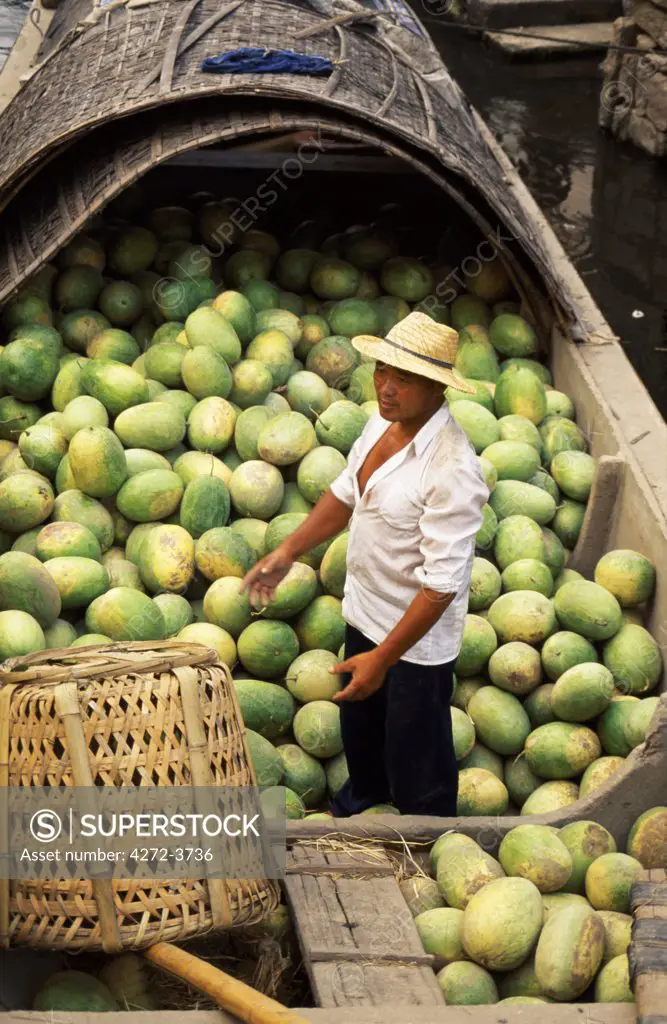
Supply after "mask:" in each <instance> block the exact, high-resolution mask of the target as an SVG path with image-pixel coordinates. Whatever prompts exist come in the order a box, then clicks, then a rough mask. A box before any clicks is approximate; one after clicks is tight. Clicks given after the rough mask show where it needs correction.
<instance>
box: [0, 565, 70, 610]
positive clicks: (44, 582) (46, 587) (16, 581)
mask: <svg viewBox="0 0 667 1024" xmlns="http://www.w3.org/2000/svg"><path fill="white" fill-rule="evenodd" d="M61 607H62V602H61V598H60V594H59V591H58V587H57V586H56V584H55V582H54V580H53V578H52V576H51V575H50V573H49V572H47V570H46V568H45V566H44V565H42V563H41V562H40V561H39V560H38V559H37V558H35V557H34V556H33V555H29V554H26V553H25V552H23V551H7V552H6V553H5V554H4V555H2V556H0V608H1V609H2V610H3V611H4V610H6V611H9V610H16V611H22V612H26V613H27V614H28V615H30V616H31V617H32V618H34V619H35V620H36V621H37V622H38V623H39V625H40V626H41V627H42V628H48V627H49V626H52V625H53V623H54V622H55V620H56V619H57V618H58V616H59V615H60V610H61Z"/></svg>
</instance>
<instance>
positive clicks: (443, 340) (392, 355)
mask: <svg viewBox="0 0 667 1024" xmlns="http://www.w3.org/2000/svg"><path fill="white" fill-rule="evenodd" d="M458 341H459V336H458V334H457V332H456V331H455V330H453V329H452V328H451V327H445V325H444V324H438V323H436V322H435V320H432V319H431V317H430V316H427V315H426V313H418V312H415V313H410V315H409V316H406V317H405V319H404V320H399V322H398V323H397V324H396V325H395V326H394V327H392V329H391V330H390V331H389V333H388V334H387V336H386V338H385V339H384V340H383V339H382V338H374V337H373V336H372V335H370V334H359V335H357V337H356V338H352V344H353V345H354V347H355V348H356V349H357V351H358V352H361V354H362V355H364V356H368V357H369V358H370V359H375V360H377V361H378V362H381V363H388V364H389V366H396V367H398V368H399V369H401V370H407V371H408V372H409V373H417V374H419V376H420V377H429V378H430V379H431V380H439V381H442V383H443V384H448V385H449V386H450V387H452V388H455V389H456V390H457V391H465V392H466V393H467V394H469V395H474V394H475V389H474V388H472V387H470V385H469V384H466V382H465V381H464V379H463V378H462V377H461V376H459V374H458V373H457V372H456V370H455V369H454V362H455V361H456V352H457V349H458Z"/></svg>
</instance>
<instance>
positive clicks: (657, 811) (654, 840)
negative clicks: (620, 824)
mask: <svg viewBox="0 0 667 1024" xmlns="http://www.w3.org/2000/svg"><path fill="white" fill-rule="evenodd" d="M628 854H629V855H630V856H631V857H634V858H635V860H638V861H639V863H640V864H641V865H642V867H643V868H646V869H649V868H662V869H663V870H664V868H665V864H667V807H651V808H650V809H649V810H648V811H644V813H643V814H640V815H639V817H638V818H637V820H636V821H635V822H634V824H633V826H632V828H631V829H630V833H629V835H628Z"/></svg>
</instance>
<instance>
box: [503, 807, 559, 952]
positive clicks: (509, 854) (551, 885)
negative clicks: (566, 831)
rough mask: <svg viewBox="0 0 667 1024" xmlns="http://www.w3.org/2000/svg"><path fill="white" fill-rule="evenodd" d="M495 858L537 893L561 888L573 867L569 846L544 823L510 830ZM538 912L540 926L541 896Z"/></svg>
mask: <svg viewBox="0 0 667 1024" xmlns="http://www.w3.org/2000/svg"><path fill="white" fill-rule="evenodd" d="M498 859H499V861H500V863H501V864H502V866H503V868H504V870H505V872H506V873H507V874H508V875H510V876H518V877H520V878H525V879H528V880H529V881H530V882H532V884H533V885H534V886H536V887H537V889H538V890H539V891H540V892H556V891H557V890H559V889H562V888H563V886H564V885H565V884H566V883H567V881H568V879H569V878H570V875H571V874H572V868H573V861H572V856H571V854H570V851H569V849H568V847H567V846H566V845H565V844H564V843H563V842H562V841H561V840H560V838H559V836H558V835H554V833H553V832H552V831H551V829H549V828H545V827H544V826H543V825H518V826H517V827H516V828H513V829H511V830H510V831H509V832H508V833H507V835H506V836H505V838H504V839H503V841H502V842H501V844H500V849H499V850H498ZM539 913H540V925H541V924H542V900H541V899H540V907H539ZM515 966H516V965H515Z"/></svg>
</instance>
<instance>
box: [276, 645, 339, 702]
mask: <svg viewBox="0 0 667 1024" xmlns="http://www.w3.org/2000/svg"><path fill="white" fill-rule="evenodd" d="M337 661H338V658H337V656H336V654H334V653H333V652H331V651H328V650H317V649H314V650H309V651H304V653H303V654H300V655H299V657H298V658H296V659H295V660H294V661H293V662H292V664H291V665H290V666H289V669H288V670H287V674H286V677H285V683H286V685H287V689H288V690H289V692H290V693H291V694H292V696H293V697H294V698H295V699H296V700H298V701H299V702H300V703H301V704H308V703H310V702H311V701H314V700H331V698H332V697H333V695H334V694H335V693H338V691H339V690H340V689H341V686H342V680H341V677H340V675H338V674H336V673H331V672H330V671H329V670H330V669H331V668H332V667H333V666H334V665H336V663H337Z"/></svg>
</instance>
